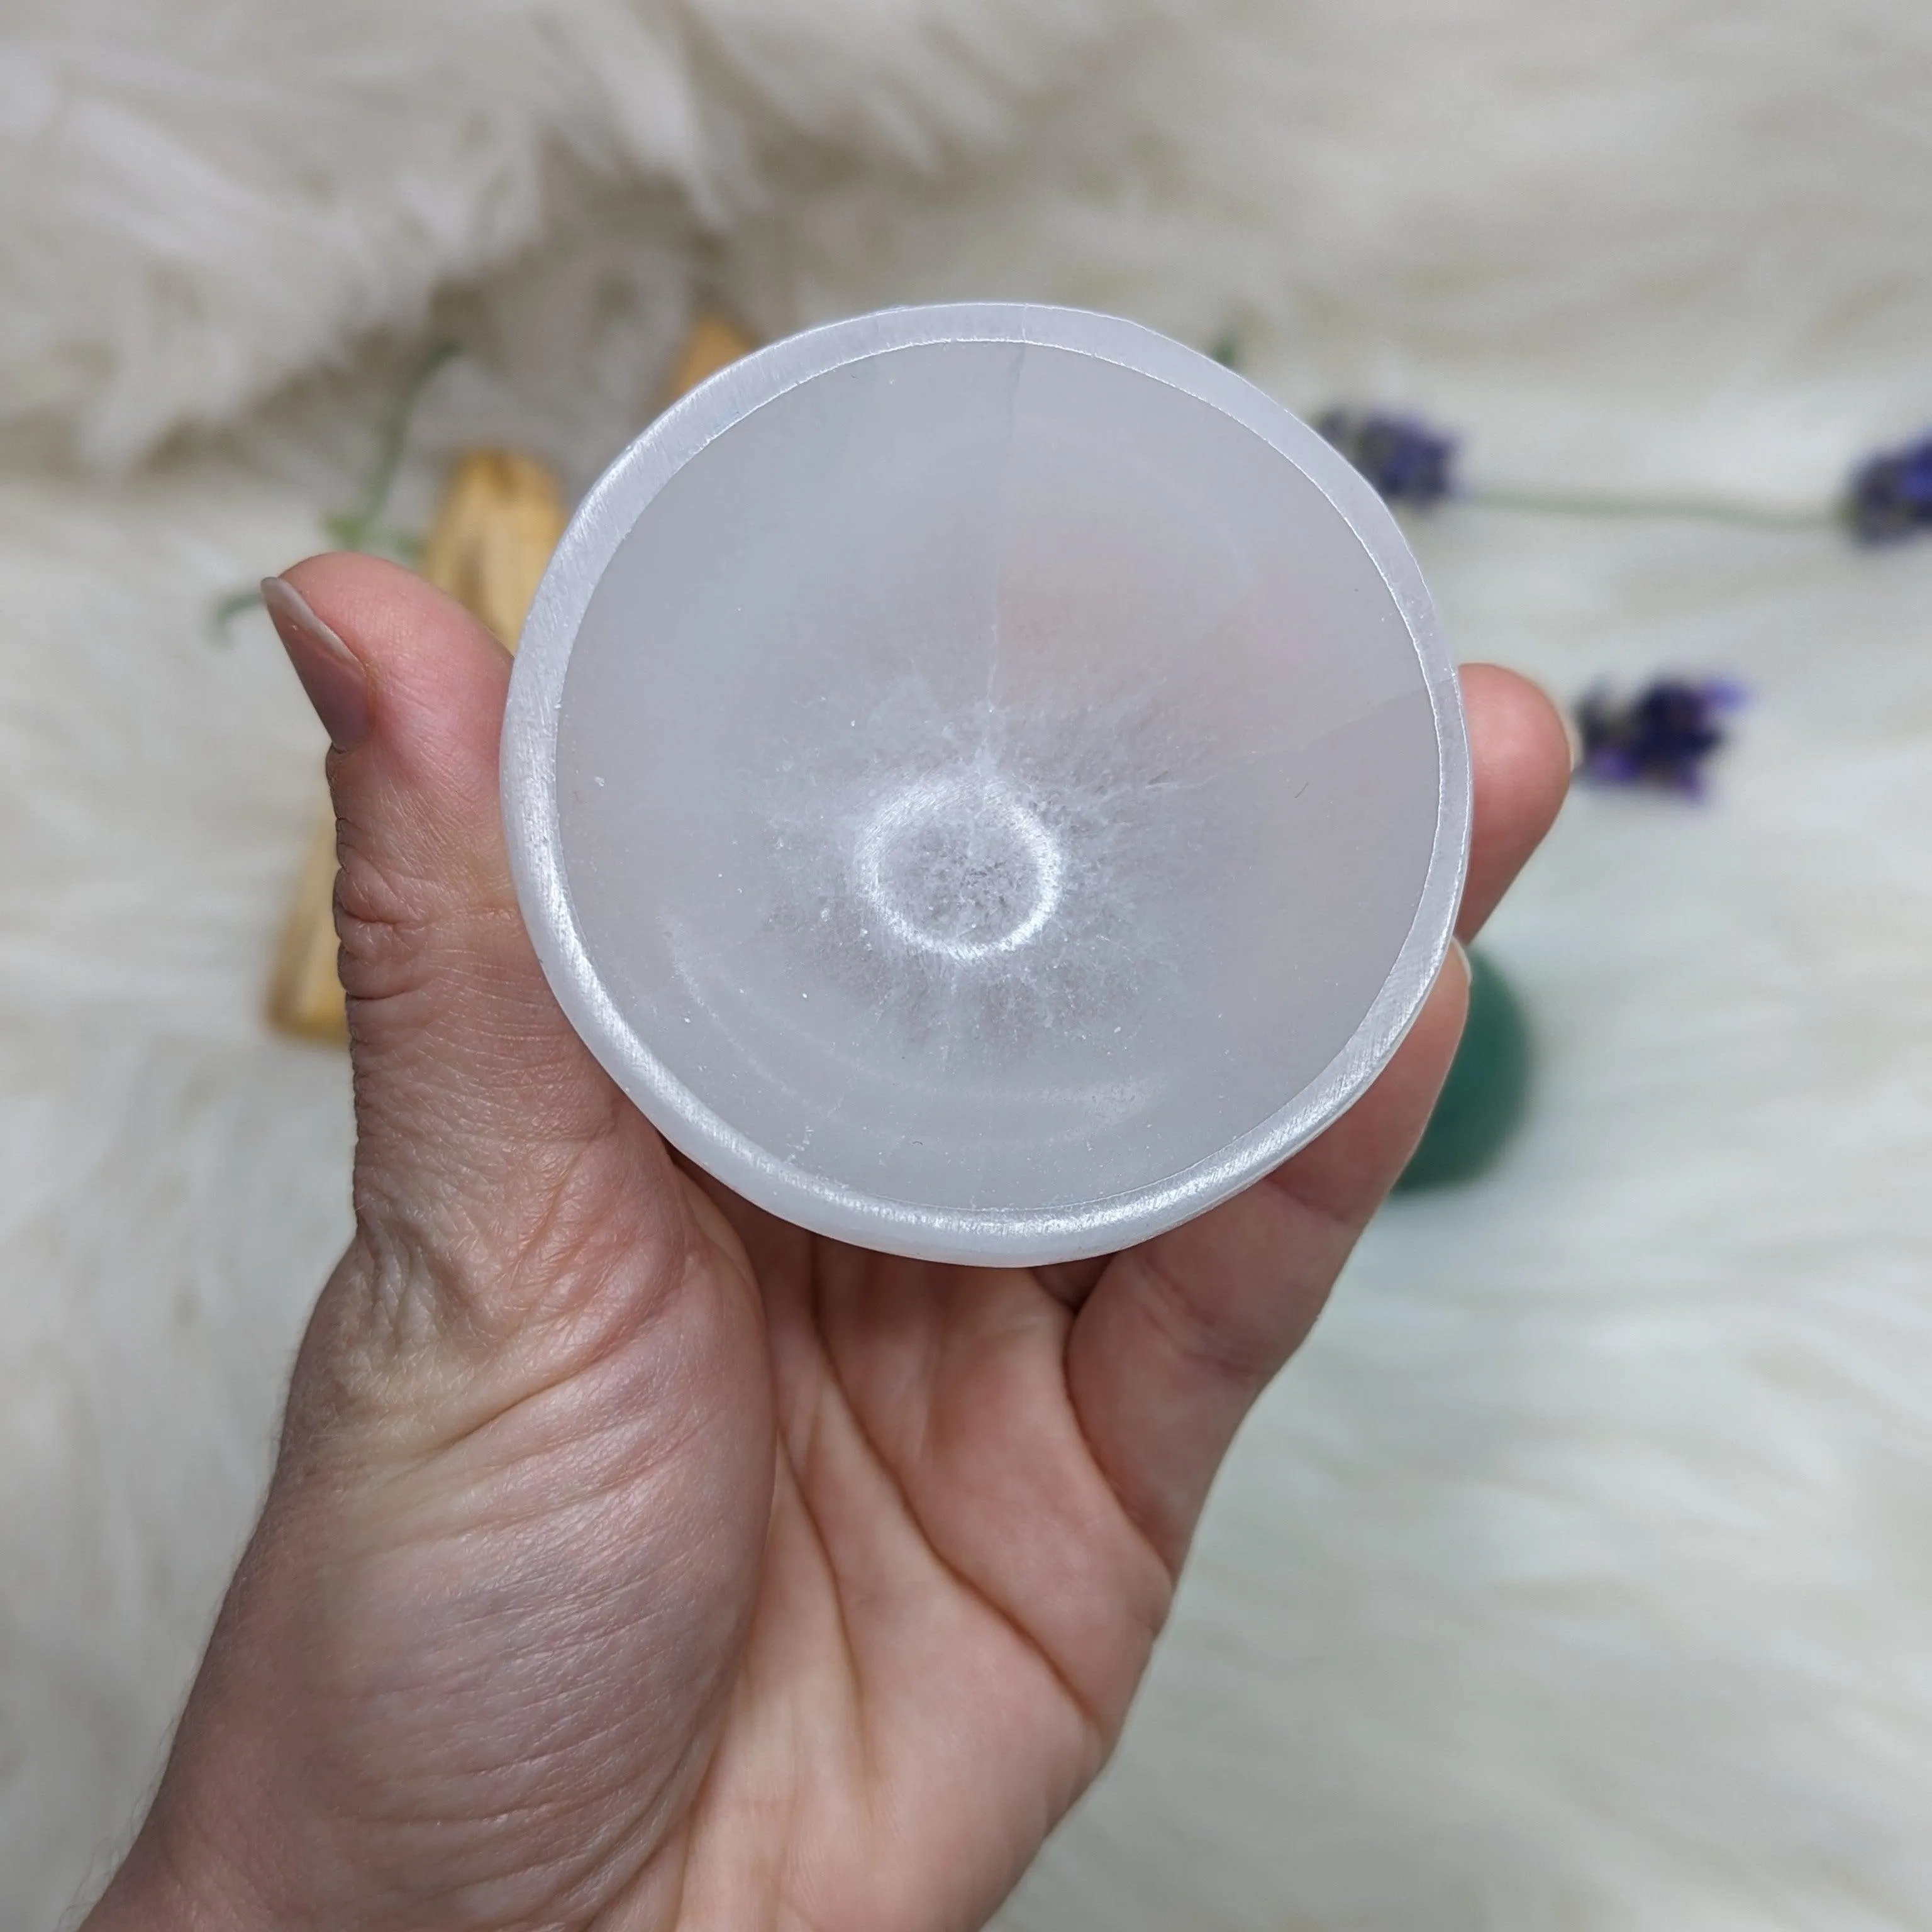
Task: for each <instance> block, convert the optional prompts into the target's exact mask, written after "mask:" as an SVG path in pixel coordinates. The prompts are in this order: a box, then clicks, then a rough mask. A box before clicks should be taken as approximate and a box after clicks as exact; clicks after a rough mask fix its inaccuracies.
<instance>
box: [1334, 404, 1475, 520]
mask: <svg viewBox="0 0 1932 1932" xmlns="http://www.w3.org/2000/svg"><path fill="white" fill-rule="evenodd" d="M1315 427H1316V429H1317V430H1319V431H1320V432H1321V434H1322V435H1324V436H1325V437H1327V438H1328V440H1329V441H1330V442H1331V443H1333V444H1334V446H1335V447H1336V448H1337V449H1339V450H1340V452H1342V454H1343V455H1344V456H1346V458H1348V459H1349V461H1350V462H1351V463H1353V464H1354V465H1355V467H1356V468H1357V469H1359V470H1360V471H1361V472H1362V474H1363V475H1364V476H1366V477H1367V478H1368V479H1369V481H1370V482H1371V483H1372V484H1374V485H1375V487H1376V490H1378V491H1379V492H1380V493H1381V494H1382V496H1383V498H1384V499H1385V500H1386V501H1388V502H1391V503H1418V504H1425V505H1426V504H1430V503H1435V502H1440V501H1441V500H1442V498H1443V497H1445V496H1447V495H1448V493H1449V491H1450V489H1451V487H1452V481H1453V478H1452V473H1451V472H1452V469H1453V466H1454V460H1455V455H1456V439H1455V438H1454V437H1453V436H1447V435H1445V434H1443V433H1442V431H1440V430H1438V429H1435V428H1432V427H1431V426H1430V425H1429V424H1427V423H1426V422H1423V421H1422V419H1421V418H1420V417H1418V416H1388V415H1385V414H1383V413H1382V412H1380V411H1379V410H1349V409H1334V410H1324V411H1323V412H1322V414H1321V415H1320V416H1318V417H1316V419H1315Z"/></svg>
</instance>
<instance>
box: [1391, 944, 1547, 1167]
mask: <svg viewBox="0 0 1932 1932" xmlns="http://www.w3.org/2000/svg"><path fill="white" fill-rule="evenodd" d="M1530 1061H1531V1051H1530V1040H1529V1020H1528V1019H1527V1018H1526V1016H1525V1015H1524V1013H1523V1002H1522V1001H1520V1000H1519V999H1518V998H1517V995H1516V989H1514V987H1512V986H1511V984H1510V983H1509V982H1508V980H1505V978H1504V977H1503V976H1502V974H1501V973H1499V972H1498V971H1497V970H1496V968H1495V967H1493V966H1492V965H1490V962H1489V961H1488V960H1487V959H1485V958H1484V956H1483V955H1482V954H1481V953H1471V954H1470V956H1469V1021H1468V1023H1467V1024H1466V1025H1465V1026H1464V1027H1463V1043H1462V1044H1461V1046H1459V1047H1457V1049H1456V1058H1455V1060H1454V1061H1453V1062H1452V1063H1451V1066H1450V1069H1449V1077H1448V1079H1447V1080H1445V1082H1443V1083H1442V1095H1441V1097H1440V1098H1439V1099H1438V1100H1437V1101H1436V1111H1435V1112H1434V1113H1433V1114H1431V1115H1430V1117H1429V1125H1428V1127H1427V1130H1425V1131H1424V1134H1423V1136H1422V1142H1421V1145H1420V1146H1419V1147H1418V1148H1417V1149H1416V1150H1415V1154H1413V1155H1412V1156H1411V1157H1410V1159H1409V1165H1408V1166H1406V1168H1404V1169H1403V1171H1402V1178H1401V1179H1400V1181H1397V1183H1396V1191H1397V1193H1415V1192H1417V1191H1418V1190H1421V1189H1423V1188H1425V1187H1454V1186H1456V1185H1457V1183H1459V1182H1460V1181H1473V1180H1475V1178H1476V1177H1477V1176H1478V1175H1480V1174H1484V1173H1487V1172H1488V1170H1489V1169H1490V1168H1491V1167H1492V1166H1494V1164H1495V1163H1496V1157H1498V1156H1499V1154H1501V1153H1502V1151H1503V1149H1504V1148H1505V1146H1506V1145H1508V1142H1509V1139H1510V1137H1511V1135H1513V1134H1514V1133H1515V1132H1516V1130H1517V1127H1518V1126H1519V1124H1520V1123H1521V1121H1522V1120H1523V1113H1524V1111H1525V1109H1526V1107H1527V1106H1528V1105H1529V1077H1530Z"/></svg>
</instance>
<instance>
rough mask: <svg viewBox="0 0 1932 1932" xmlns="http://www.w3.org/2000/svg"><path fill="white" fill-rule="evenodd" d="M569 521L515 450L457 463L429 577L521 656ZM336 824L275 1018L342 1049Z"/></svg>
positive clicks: (537, 467)
mask: <svg viewBox="0 0 1932 1932" xmlns="http://www.w3.org/2000/svg"><path fill="white" fill-rule="evenodd" d="M568 520H569V513H568V511H566V510H565V508H564V505H563V495H562V491H561V490H559V488H558V487H557V483H556V478H555V477H554V476H553V475H551V474H550V472H549V471H548V470H547V469H545V468H544V466H543V465H542V464H541V463H536V462H533V461H532V460H531V459H530V458H529V457H527V456H520V455H517V453H516V452H514V450H507V449H474V450H472V451H470V452H469V454H468V455H466V456H464V457H463V458H460V459H459V460H458V463H457V465H456V467H455V469H454V470H453V471H452V472H451V474H450V478H449V486H448V487H447V488H446V489H445V490H444V491H443V502H442V505H441V506H440V508H438V510H437V516H436V522H435V523H434V525H433V526H432V527H431V531H430V535H429V541H428V543H427V544H425V546H424V550H423V574H424V575H425V577H428V579H429V580H430V581H431V583H434V585H436V586H437V588H438V589H440V590H446V591H448V592H449V594H450V595H452V597H454V598H456V600H457V601H458V602H459V603H460V604H463V606H464V607H466V609H467V610H469V611H470V613H472V615H473V616H475V617H477V618H478V619H480V620H481V622H483V623H484V625H487V627H488V628H490V631H493V633H494V634H496V636H497V637H499V638H500V639H501V640H502V641H503V642H504V643H505V644H507V645H508V646H510V648H511V649H512V650H514V649H515V648H516V644H517V634H518V633H519V632H520V631H521V630H522V629H523V616H524V613H526V611H527V610H529V605H530V599H531V598H532V597H534V596H535V595H536V589H537V585H538V582H539V581H540V580H541V578H542V576H543V574H544V565H546V564H547V563H548V562H550V552H551V551H552V550H554V549H555V548H556V540H557V538H559V537H560V536H561V535H562V534H563V526H564V525H565V523H567V522H568ZM336 950H337V948H336V936H335V820H334V818H333V817H330V818H328V819H325V820H323V823H322V824H321V826H319V827H318V828H317V833H316V837H315V838H314V841H313V843H312V844H311V846H310V848H309V851H308V856H307V857H306V858H305V859H304V860H303V861H302V876H301V878H300V880H299V883H298V884H297V886H296V896H295V902H294V904H293V905H292V906H291V907H290V909H289V918H288V923H287V926H284V928H283V931H282V943H281V948H280V950H278V953H277V955H276V959H275V975H274V977H273V979H272V980H271V981H270V983H269V1021H270V1022H271V1023H272V1025H275V1026H277V1027H279V1028H281V1030H282V1031H284V1033H292V1034H298V1035H299V1036H300V1037H302V1038H303V1039H305V1040H326V1041H330V1042H334V1043H341V1042H342V1041H344V1040H347V1038H348V1037H349V1024H348V1018H347V1013H346V1011H345V1010H344V1003H343V996H342V982H341V980H340V979H339V978H338V977H337V974H336Z"/></svg>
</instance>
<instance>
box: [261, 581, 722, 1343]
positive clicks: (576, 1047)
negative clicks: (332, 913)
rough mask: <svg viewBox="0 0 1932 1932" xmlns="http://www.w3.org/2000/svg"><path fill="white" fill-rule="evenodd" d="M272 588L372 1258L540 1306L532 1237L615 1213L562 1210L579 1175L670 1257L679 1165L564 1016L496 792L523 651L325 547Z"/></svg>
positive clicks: (411, 1282)
mask: <svg viewBox="0 0 1932 1932" xmlns="http://www.w3.org/2000/svg"><path fill="white" fill-rule="evenodd" d="M263 601H264V602H265V603H266V605H267V607H268V610H269V616H271V618H272V619H273V620H274V622H275V628H276V630H277V631H278V634H280V636H281V640H282V642H283V644H284V646H285V647H286V649H287V651H288V653H289V656H290V660H291V661H292V662H293V664H294V666H295V668H296V673H297V675H298V676H299V677H300V678H301V679H302V685H303V688H305V690H306V691H308V694H309V697H310V699H311V701H312V702H313V703H314V705H315V707H316V709H317V712H318V714H319V715H320V717H321V718H322V721H323V724H324V726H325V727H326V728H327V730H328V731H329V736H330V739H331V741H332V745H333V748H332V751H331V752H330V754H329V767H328V768H329V787H330V790H331V791H332V794H333V796H334V799H335V812H336V820H337V850H338V860H339V863H340V868H341V869H340V871H339V874H338V878H337V882H336V927H337V931H338V935H339V936H340V938H341V973H342V983H343V986H344V991H345V992H347V995H348V1015H349V1031H350V1049H351V1052H352V1055H353V1061H354V1068H355V1089H356V1220H357V1227H358V1235H359V1240H360V1241H361V1242H362V1244H363V1245H364V1246H365V1247H367V1248H368V1250H371V1259H374V1261H375V1262H377V1264H378V1265H379V1266H380V1267H381V1268H382V1269H383V1271H384V1274H386V1275H387V1276H389V1277H390V1278H391V1279H392V1280H394V1281H395V1283H397V1285H398V1287H399V1289H403V1290H404V1291H407V1290H410V1289H423V1290H426V1291H427V1292H428V1293H429V1294H430V1295H431V1297H432V1298H434V1299H436V1300H437V1301H440V1302H443V1303H449V1302H450V1301H454V1302H455V1303H456V1304H458V1307H457V1308H456V1309H455V1310H453V1311H452V1310H449V1309H447V1308H445V1309H443V1310H440V1312H442V1313H452V1312H454V1313H459V1314H460V1316H461V1317H462V1319H463V1323H464V1325H466V1326H468V1327H471V1328H481V1329H482V1330H483V1331H484V1332H485V1333H486V1334H487V1333H489V1332H491V1331H498V1332H500V1330H501V1328H502V1325H503V1323H504V1322H505V1319H508V1320H510V1321H514V1319H517V1317H518V1316H519V1315H520V1314H521V1313H523V1312H525V1310H524V1309H523V1307H520V1305H519V1292H518V1289H517V1283H519V1282H524V1283H530V1284H532V1286H530V1287H529V1289H527V1290H526V1291H525V1292H526V1293H527V1294H529V1295H536V1294H538V1293H539V1292H541V1291H540V1290H539V1289H537V1288H536V1287H535V1284H537V1283H542V1282H544V1281H546V1280H549V1281H554V1280H556V1279H557V1278H558V1277H559V1270H558V1269H556V1268H555V1267H553V1266H545V1265H542V1263H543V1262H544V1260H545V1259H550V1260H554V1259H555V1258H554V1257H550V1258H545V1257H544V1256H540V1255H538V1254H537V1253H535V1252H533V1250H535V1249H536V1248H537V1247H539V1246H540V1245H541V1244H542V1243H543V1242H544V1240H545V1239H546V1238H550V1239H555V1238H559V1230H560V1229H565V1228H574V1229H582V1228H583V1227H585V1226H592V1225H596V1224H598V1223H603V1224H604V1225H608V1224H609V1223H610V1220H611V1217H610V1214H608V1213H607V1211H606V1209H607V1206H608V1205H609V1204H607V1203H606V1202H602V1201H596V1202H592V1201H588V1200H581V1199H580V1200H577V1201H576V1202H574V1204H571V1205H572V1211H568V1212H562V1213H560V1212H559V1206H560V1205H561V1204H562V1203H563V1202H565V1197H567V1196H570V1195H571V1193H572V1192H573V1191H576V1192H577V1193H581V1191H582V1190H583V1189H584V1188H585V1187H595V1188H598V1190H601V1191H604V1192H607V1193H610V1194H611V1195H612V1196H616V1197H620V1198H621V1199H622V1205H623V1208H624V1211H623V1212H622V1214H621V1215H620V1216H619V1217H616V1218H617V1219H619V1220H621V1221H622V1223H623V1226H624V1230H625V1235H626V1237H627V1238H628V1239H629V1240H631V1241H633V1242H634V1241H637V1240H638V1238H640V1235H642V1236H645V1237H646V1238H648V1237H649V1235H652V1234H653V1233H654V1234H655V1237H656V1239H657V1241H658V1244H661V1245H662V1246H663V1247H664V1248H665V1249H666V1250H667V1258H668V1252H669V1251H670V1250H677V1249H680V1248H681V1247H682V1235H683V1232H684V1227H685V1216H684V1213H683V1211H682V1206H681V1190H679V1188H678V1187H677V1185H676V1180H675V1171H674V1169H673V1168H672V1166H671V1165H670V1160H669V1159H668V1157H667V1154H666V1153H665V1151H664V1147H663V1144H662V1143H661V1142H660V1141H659V1140H658V1138H657V1136H655V1134H654V1133H652V1132H651V1131H650V1130H649V1128H648V1127H646V1125H645V1124H644V1122H643V1119H642V1118H641V1117H640V1116H639V1115H637V1113H635V1112H634V1111H633V1109H631V1106H630V1104H629V1103H628V1101H627V1100H625V1099H624V1097H622V1094H620V1093H619V1091H617V1089H616V1087H615V1086H614V1085H613V1083H612V1082H610V1079H609V1078H608V1076H606V1075H605V1074H604V1072H603V1070H602V1069H601V1067H598V1064H596V1062H595V1060H594V1059H592V1057H591V1055H590V1054H589V1052H588V1050H587V1049H586V1048H585V1047H584V1046H583V1043H581V1042H580V1040H578V1039H577V1036H576V1034H574V1032H573V1031H571V1028H570V1025H569V1024H568V1022H567V1021H566V1020H565V1018H564V1016H563V1014H562V1011H561V1010H560V1009H559V1007H558V1006H557V1004H556V1001H555V1000H554V998H553V997H552V996H551V994H550V989H549V987H548V986H547V984H546V983H545V982H544V977H543V974H542V970H541V968H540V967H539V966H538V963H537V960H536V956H535V953H534V952H533V950H532V948H531V946H530V943H529V938H527V936H526V934H525V932H524V929H523V920H522V917H521V915H520V913H519V911H518V910H517V902H516V897H515V893H514V889H513V888H512V886H511V880H510V873H509V865H508V859H507V857H506V856H505V850H504V844H503V835H502V820H501V818H500V817H499V806H498V794H497V751H498V739H499V733H500V730H501V727H502V716H503V706H504V700H505V696H506V694H507V692H508V685H509V671H510V659H509V655H508V652H505V650H504V649H503V648H502V646H501V645H499V643H497V642H496V640H495V639H494V638H493V637H491V636H490V634H489V633H488V632H487V631H485V630H484V628H483V627H482V625H480V624H479V623H478V622H476V620H475V619H474V618H472V616H470V615H469V613H468V612H466V610H463V608H462V607H461V606H460V604H456V603H455V602H453V601H452V600H451V599H450V598H447V597H446V596H444V595H443V593H442V592H440V591H438V590H437V589H434V587H433V586H431V585H430V584H429V583H426V582H425V581H424V580H422V578H421V577H417V576H416V575H415V574H413V572H411V571H407V570H404V569H403V568H401V567H400V566H399V565H395V564H390V563H386V562H381V561H380V560H379V559H375V558H373V557H368V556H356V555H352V554H347V553H344V554H338V555H334V556H319V557H314V558H311V559H309V560H308V562H305V563H302V564H299V565H296V567H295V568H293V570H291V571H289V572H288V573H287V575H286V576H284V577H271V578H270V579H269V580H268V581H267V582H266V583H265V584H264V585H263ZM593 1150H594V1151H595V1154H596V1155H597V1158H595V1159H594V1160H586V1158H585V1156H586V1153H588V1152H589V1151H593ZM562 1272H565V1273H568V1272H569V1271H562Z"/></svg>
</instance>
